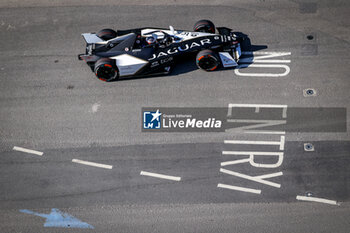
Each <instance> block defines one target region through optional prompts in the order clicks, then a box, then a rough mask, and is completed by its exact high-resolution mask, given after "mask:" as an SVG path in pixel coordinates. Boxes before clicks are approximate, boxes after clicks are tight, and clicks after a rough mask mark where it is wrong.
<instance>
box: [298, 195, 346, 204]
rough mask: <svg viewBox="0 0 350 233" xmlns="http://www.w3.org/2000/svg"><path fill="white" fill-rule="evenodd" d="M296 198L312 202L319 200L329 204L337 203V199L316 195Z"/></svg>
mask: <svg viewBox="0 0 350 233" xmlns="http://www.w3.org/2000/svg"><path fill="white" fill-rule="evenodd" d="M296 198H297V200H299V201H314V202H320V203H325V204H330V205H339V204H338V203H337V201H333V200H329V199H324V198H318V197H305V196H297V197H296Z"/></svg>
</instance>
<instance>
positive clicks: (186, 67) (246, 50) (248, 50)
mask: <svg viewBox="0 0 350 233" xmlns="http://www.w3.org/2000/svg"><path fill="white" fill-rule="evenodd" d="M234 33H235V34H236V35H237V36H239V37H242V38H244V39H243V41H242V43H241V51H242V56H243V57H244V56H247V54H248V56H249V59H251V60H253V59H254V54H253V52H256V51H260V50H264V49H267V48H268V46H267V45H252V44H251V40H250V38H249V36H248V35H246V34H244V33H242V32H234ZM195 61H196V53H195V54H189V55H187V56H184V57H181V58H177V59H176V62H175V65H174V67H173V69H172V71H171V72H170V73H169V74H167V75H166V76H176V75H180V74H184V73H189V72H191V71H194V70H197V69H199V68H198V67H197V65H196V62H195ZM243 68H247V66H242V67H239V69H243ZM223 69H224V68H220V69H217V71H220V70H223ZM225 69H227V68H225ZM231 69H235V68H231ZM236 69H237V67H236ZM164 76H165V75H162V74H160V75H152V76H145V77H129V78H123V79H119V80H118V81H126V80H133V79H143V78H147V79H149V78H159V77H164Z"/></svg>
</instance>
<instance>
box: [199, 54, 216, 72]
mask: <svg viewBox="0 0 350 233" xmlns="http://www.w3.org/2000/svg"><path fill="white" fill-rule="evenodd" d="M196 64H197V66H198V68H200V69H202V70H205V71H213V70H216V69H217V68H218V67H219V65H220V60H219V58H218V57H217V54H216V53H215V52H213V51H212V50H209V49H206V50H202V51H200V52H199V53H198V54H197V57H196Z"/></svg>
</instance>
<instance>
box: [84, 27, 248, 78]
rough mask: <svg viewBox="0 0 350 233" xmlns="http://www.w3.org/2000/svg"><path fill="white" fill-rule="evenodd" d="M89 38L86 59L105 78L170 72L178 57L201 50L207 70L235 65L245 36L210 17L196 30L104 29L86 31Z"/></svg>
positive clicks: (198, 61) (199, 56) (200, 61)
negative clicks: (222, 25)
mask: <svg viewBox="0 0 350 233" xmlns="http://www.w3.org/2000/svg"><path fill="white" fill-rule="evenodd" d="M82 36H83V37H84V39H85V41H86V52H85V54H79V55H78V58H79V59H80V60H84V61H85V62H86V63H87V64H88V65H89V66H90V68H91V70H92V71H93V72H94V73H95V74H96V76H97V77H98V78H99V79H100V80H102V81H113V80H117V79H118V78H121V77H130V76H133V77H138V76H147V75H156V74H168V73H169V72H170V70H171V68H172V67H173V65H174V62H175V60H176V58H178V57H181V56H185V55H186V54H189V53H197V57H196V64H197V66H198V67H199V68H201V69H203V70H205V71H213V70H215V69H217V68H218V67H219V66H222V67H225V68H226V67H235V66H237V61H238V59H239V57H240V55H241V47H240V43H241V41H242V40H243V39H244V38H241V37H238V36H237V35H235V34H234V33H233V32H232V30H231V29H229V28H225V27H217V28H215V26H214V24H213V23H212V22H211V21H209V20H200V21H198V22H197V23H196V24H195V25H194V28H193V32H190V31H185V30H174V28H173V27H172V26H170V27H169V29H161V28H137V29H130V30H118V31H114V30H112V29H103V30H101V31H99V32H98V33H83V34H82Z"/></svg>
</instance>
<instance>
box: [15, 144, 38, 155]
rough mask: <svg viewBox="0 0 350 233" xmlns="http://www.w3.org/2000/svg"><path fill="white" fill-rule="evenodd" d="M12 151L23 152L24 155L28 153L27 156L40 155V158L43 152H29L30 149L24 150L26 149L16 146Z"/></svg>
mask: <svg viewBox="0 0 350 233" xmlns="http://www.w3.org/2000/svg"><path fill="white" fill-rule="evenodd" d="M13 150H15V151H21V152H25V153H29V154H35V155H40V156H42V155H43V154H44V152H40V151H36V150H30V149H26V148H22V147H18V146H14V147H13Z"/></svg>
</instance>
